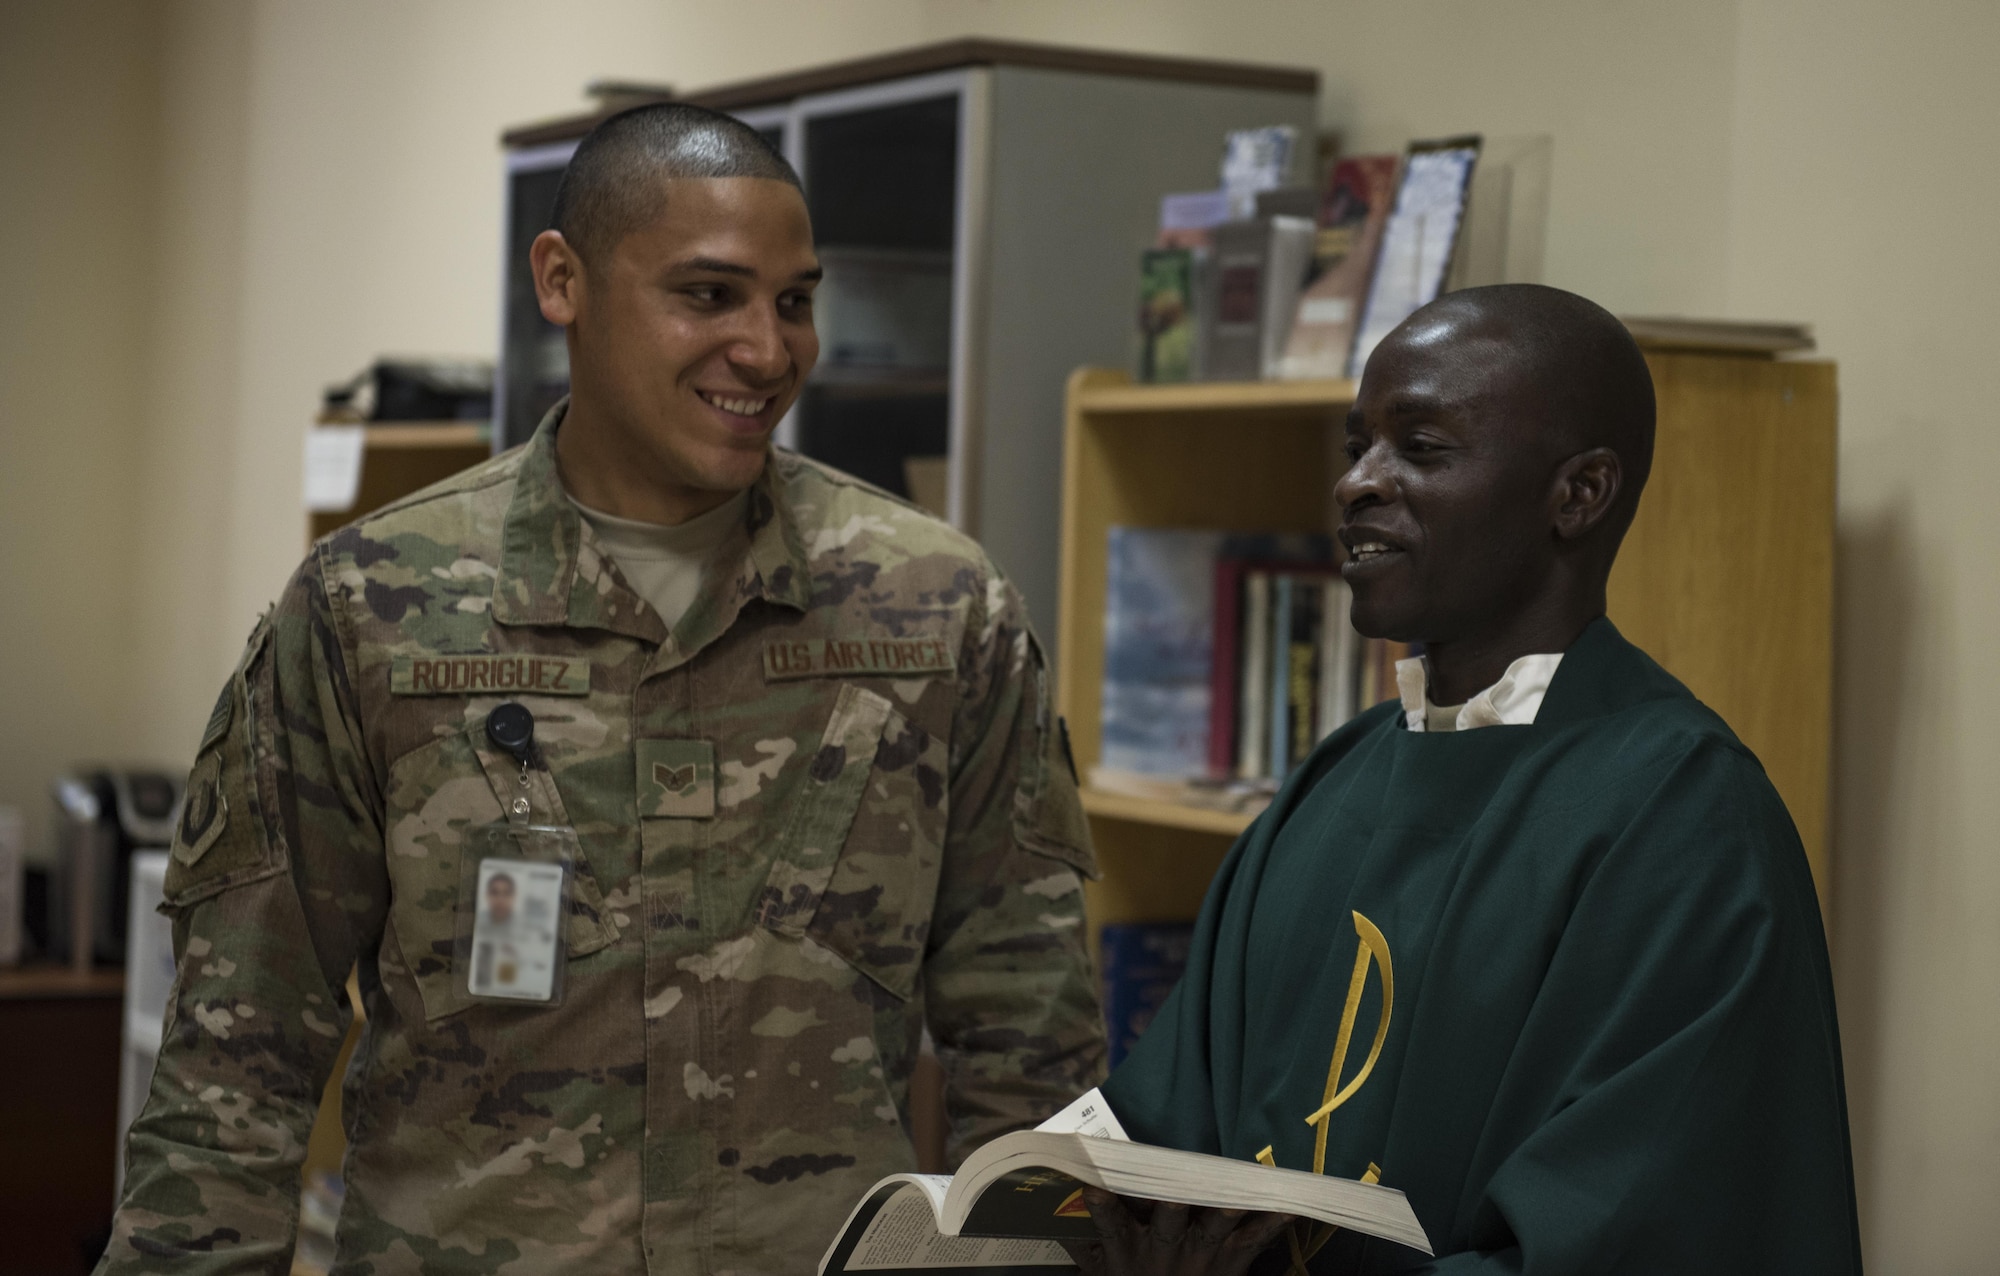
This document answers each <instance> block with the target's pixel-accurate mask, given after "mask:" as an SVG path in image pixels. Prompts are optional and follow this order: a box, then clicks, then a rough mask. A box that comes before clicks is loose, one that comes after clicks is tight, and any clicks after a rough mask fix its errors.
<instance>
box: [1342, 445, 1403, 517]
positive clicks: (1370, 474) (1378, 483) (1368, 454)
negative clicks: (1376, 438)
mask: <svg viewBox="0 0 2000 1276" xmlns="http://www.w3.org/2000/svg"><path fill="white" fill-rule="evenodd" d="M1385 452H1386V449H1385V448H1384V447H1383V445H1382V444H1379V443H1375V444H1370V445H1369V447H1368V450H1367V451H1365V452H1363V453H1362V454H1361V455H1360V456H1359V457H1356V458H1355V460H1354V462H1353V463H1352V464H1350V465H1349V466H1348V467H1347V472H1346V473H1345V474H1342V475H1341V476H1340V478H1339V480H1338V481H1337V482H1335V483H1334V485H1333V500H1334V503H1335V504H1337V505H1339V506H1340V508H1342V509H1343V510H1347V509H1353V508H1354V507H1355V506H1357V505H1376V504H1380V503H1382V502H1384V501H1387V500H1388V499H1390V496H1391V494H1392V491H1393V486H1392V484H1391V483H1390V481H1389V467H1388V464H1387V460H1388V458H1387V456H1386V455H1385Z"/></svg>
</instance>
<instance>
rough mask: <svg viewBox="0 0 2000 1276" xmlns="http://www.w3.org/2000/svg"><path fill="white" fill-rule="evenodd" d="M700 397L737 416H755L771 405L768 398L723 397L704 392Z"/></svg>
mask: <svg viewBox="0 0 2000 1276" xmlns="http://www.w3.org/2000/svg"><path fill="white" fill-rule="evenodd" d="M701 397H702V398H704V399H707V400H708V401H709V402H710V403H713V404H714V405H715V406H716V407H718V408H721V409H722V410H723V411H724V412H734V413H735V414H736V415H737V416H756V415H757V414H758V413H759V412H762V411H763V410H764V409H765V408H767V407H769V406H771V401H770V400H769V399H725V398H723V397H722V396H721V395H719V394H708V393H705V392H704V393H703V394H702V396H701Z"/></svg>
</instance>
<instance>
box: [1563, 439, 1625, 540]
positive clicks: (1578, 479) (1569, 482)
mask: <svg viewBox="0 0 2000 1276" xmlns="http://www.w3.org/2000/svg"><path fill="white" fill-rule="evenodd" d="M1624 486H1625V467H1624V466H1623V465H1621V464H1620V463H1619V460H1618V454H1617V453H1616V452H1613V451H1612V450H1611V449H1610V448H1608V447H1596V448H1592V449H1590V450H1589V451H1588V452H1579V453H1577V454H1576V455H1575V456H1572V457H1571V458H1569V460H1567V461H1564V462H1563V463H1562V465H1561V466H1559V467H1558V468H1557V469H1556V480H1555V488H1554V492H1553V497H1554V502H1555V518H1554V530H1555V534H1556V538H1557V539H1558V540H1566V541H1573V540H1576V539H1578V538H1580V537H1582V536H1584V535H1585V534H1586V533H1588V532H1589V531H1590V530H1591V529H1592V528H1594V527H1596V526H1597V525H1598V524H1599V523H1602V522H1603V521H1604V518H1605V515H1607V514H1609V513H1610V512H1611V507H1612V506H1613V505H1614V504H1616V503H1617V500H1618V493H1619V492H1620V491H1621V490H1622V489H1623V488H1624Z"/></svg>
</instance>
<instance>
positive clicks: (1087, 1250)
mask: <svg viewBox="0 0 2000 1276" xmlns="http://www.w3.org/2000/svg"><path fill="white" fill-rule="evenodd" d="M1060 1243H1061V1245H1062V1247H1063V1251H1064V1252H1065V1253H1067V1254H1068V1255H1069V1261H1070V1262H1072V1263H1075V1264H1076V1265H1077V1269H1078V1270H1079V1271H1081V1272H1082V1273H1083V1276H1105V1273H1106V1271H1107V1270H1108V1269H1107V1268H1106V1267H1105V1263H1104V1244H1103V1242H1101V1241H1062V1242H1060Z"/></svg>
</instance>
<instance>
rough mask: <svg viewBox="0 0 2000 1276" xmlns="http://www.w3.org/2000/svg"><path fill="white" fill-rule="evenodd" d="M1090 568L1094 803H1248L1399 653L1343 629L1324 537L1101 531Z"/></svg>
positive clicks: (1377, 691) (1368, 693) (1360, 706)
mask: <svg viewBox="0 0 2000 1276" xmlns="http://www.w3.org/2000/svg"><path fill="white" fill-rule="evenodd" d="M1106 568H1107V575H1106V582H1105V584H1106V590H1105V618H1104V683H1103V697H1102V720H1101V725H1102V745H1101V750H1100V755H1099V765H1098V766H1097V767H1095V768H1093V770H1092V772H1091V783H1092V785H1093V786H1094V787H1096V788H1098V789H1102V790H1105V791H1108V792H1114V793H1124V794H1129V795H1131V796H1136V797H1146V798H1152V799H1157V800H1164V801H1180V802H1186V803H1189V804H1192V805H1200V806H1210V807H1219V808H1223V809H1235V810H1241V809H1248V808H1251V807H1254V806H1256V805H1258V804H1260V802H1261V801H1264V800H1268V798H1269V796H1270V794H1271V793H1272V792H1274V791H1275V789H1276V787H1277V784H1278V783H1279V782H1281V781H1282V780H1283V779H1284V778H1285V776H1286V775H1287V774H1289V773H1290V771H1291V770H1292V769H1293V768H1294V767H1296V766H1297V765H1298V764H1299V763H1300V762H1302V761H1303V760H1304V759H1305V757H1306V755H1307V754H1308V753H1310V752H1311V751H1312V750H1313V748H1314V747H1315V746H1316V745H1317V744H1318V743H1319V742H1320V741H1321V740H1322V739H1324V738H1325V737H1326V736H1327V735H1329V734H1331V733H1332V732H1333V730H1334V729H1335V728H1337V727H1339V726H1340V725H1341V724H1342V723H1344V722H1346V721H1347V720H1348V719H1350V718H1352V717H1354V716H1355V715H1356V714H1357V713H1359V712H1361V711H1362V710H1364V709H1367V708H1370V707H1372V706H1374V705H1375V704H1378V703H1380V702H1381V701H1383V700H1387V699H1392V698H1394V697H1395V695H1396V677H1395V662H1396V661H1397V660H1400V659H1403V658H1404V657H1406V656H1408V655H1409V654H1411V653H1410V649H1409V648H1408V647H1407V646H1405V645H1404V644H1401V643H1393V642H1385V641H1382V640H1379V639H1366V638H1363V637H1362V636H1361V635H1360V634H1358V633H1356V632H1355V630H1354V627H1353V626H1352V625H1351V624H1350V623H1349V621H1348V592H1347V586H1346V585H1345V584H1344V583H1342V581H1341V579H1340V575H1339V571H1338V568H1337V567H1336V565H1335V562H1334V554H1333V545H1332V542H1331V540H1330V538H1328V537H1326V536H1324V535H1320V534H1276V533H1234V532H1219V531H1208V530H1198V529H1184V528H1151V527H1148V528H1140V527H1114V528H1112V529H1111V533H1110V544H1109V546H1108V555H1107V562H1106Z"/></svg>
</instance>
